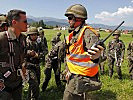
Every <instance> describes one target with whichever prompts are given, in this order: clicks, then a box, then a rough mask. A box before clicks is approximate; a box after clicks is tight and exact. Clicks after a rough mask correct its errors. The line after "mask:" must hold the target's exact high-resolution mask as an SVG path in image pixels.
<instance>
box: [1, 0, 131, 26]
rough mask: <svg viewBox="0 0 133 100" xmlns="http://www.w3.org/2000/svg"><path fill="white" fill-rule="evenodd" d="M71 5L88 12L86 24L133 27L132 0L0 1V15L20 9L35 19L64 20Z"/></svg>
mask: <svg viewBox="0 0 133 100" xmlns="http://www.w3.org/2000/svg"><path fill="white" fill-rule="evenodd" d="M72 4H82V5H84V6H85V7H86V9H87V11H88V20H87V23H100V24H106V25H118V24H119V23H120V22H122V21H123V20H124V21H125V24H124V25H125V26H133V0H0V13H7V12H8V11H9V10H10V9H22V10H25V11H26V12H27V15H31V16H35V17H43V16H45V17H54V18H61V19H66V17H65V16H64V13H65V11H66V9H67V8H68V7H69V6H70V5H72Z"/></svg>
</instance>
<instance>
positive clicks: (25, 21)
mask: <svg viewBox="0 0 133 100" xmlns="http://www.w3.org/2000/svg"><path fill="white" fill-rule="evenodd" d="M20 22H24V23H28V22H27V20H24V21H21V20H20Z"/></svg>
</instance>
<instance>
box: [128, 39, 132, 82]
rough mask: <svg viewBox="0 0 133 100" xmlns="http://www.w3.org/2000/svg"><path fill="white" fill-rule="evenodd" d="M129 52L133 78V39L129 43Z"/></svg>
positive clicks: (130, 70) (130, 71)
mask: <svg viewBox="0 0 133 100" xmlns="http://www.w3.org/2000/svg"><path fill="white" fill-rule="evenodd" d="M127 54H128V65H129V74H130V79H131V80H133V41H131V42H130V43H129V45H128V48H127Z"/></svg>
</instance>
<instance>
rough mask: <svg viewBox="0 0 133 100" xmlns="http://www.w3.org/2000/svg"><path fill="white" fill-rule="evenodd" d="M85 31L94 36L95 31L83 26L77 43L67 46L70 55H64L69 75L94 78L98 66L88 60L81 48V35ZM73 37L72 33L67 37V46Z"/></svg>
mask: <svg viewBox="0 0 133 100" xmlns="http://www.w3.org/2000/svg"><path fill="white" fill-rule="evenodd" d="M85 29H89V30H91V31H92V32H93V33H94V34H97V33H96V31H95V30H94V29H93V28H92V27H90V26H84V27H83V29H82V30H81V32H80V33H79V36H78V38H77V42H76V43H73V44H72V45H70V46H69V52H70V54H66V60H67V65H68V68H69V70H70V72H71V73H74V74H80V75H85V76H94V75H96V74H97V72H98V64H97V63H93V62H92V61H91V60H90V57H89V56H88V55H87V54H88V53H87V52H85V51H84V48H83V34H84V32H85ZM72 37H73V32H71V33H70V34H69V36H68V37H67V41H66V42H67V44H68V43H69V42H70V40H71V39H72Z"/></svg>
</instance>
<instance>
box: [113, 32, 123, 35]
mask: <svg viewBox="0 0 133 100" xmlns="http://www.w3.org/2000/svg"><path fill="white" fill-rule="evenodd" d="M114 35H119V36H121V33H120V32H115V33H113V36H114Z"/></svg>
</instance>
